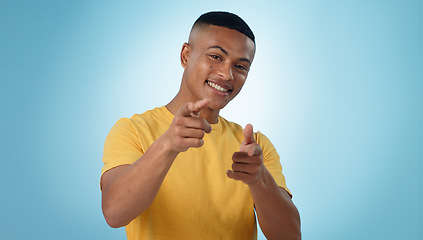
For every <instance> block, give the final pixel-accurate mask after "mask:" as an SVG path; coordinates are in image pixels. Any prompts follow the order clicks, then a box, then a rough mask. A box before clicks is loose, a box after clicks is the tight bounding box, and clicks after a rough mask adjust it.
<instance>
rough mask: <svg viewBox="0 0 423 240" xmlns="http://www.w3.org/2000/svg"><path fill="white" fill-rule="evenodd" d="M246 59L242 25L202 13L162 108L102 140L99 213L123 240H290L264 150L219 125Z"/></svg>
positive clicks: (272, 161) (276, 168)
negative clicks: (177, 83) (260, 238)
mask: <svg viewBox="0 0 423 240" xmlns="http://www.w3.org/2000/svg"><path fill="white" fill-rule="evenodd" d="M254 54H255V39H254V35H253V33H252V31H251V30H250V28H249V27H248V25H247V24H246V23H245V22H244V21H243V20H242V19H241V18H239V17H238V16H236V15H234V14H231V13H226V12H210V13H206V14H203V15H202V16H200V18H199V19H197V21H196V22H195V23H194V26H193V27H192V30H191V33H190V36H189V41H188V43H185V44H183V46H182V51H181V64H182V67H183V68H184V69H185V70H184V74H183V76H182V83H181V87H180V90H179V92H178V94H177V95H176V96H175V98H174V99H173V100H172V101H171V102H170V103H169V104H168V105H166V106H163V107H160V108H155V109H153V110H150V111H147V112H145V113H143V114H136V115H134V116H133V117H132V118H130V119H127V118H123V119H120V120H119V121H118V122H117V123H116V124H115V126H114V127H113V128H112V130H111V131H110V133H109V135H108V136H107V139H106V142H105V146H104V155H103V162H104V167H103V169H102V177H101V188H102V208H103V213H104V217H105V219H106V221H107V223H108V224H109V225H110V226H112V227H122V226H126V233H127V237H128V239H155V240H156V239H255V238H257V230H256V221H255V216H254V208H255V210H256V212H257V216H258V221H259V223H260V226H261V228H262V231H263V233H264V234H265V236H266V237H267V238H268V239H300V238H301V233H300V220H299V214H298V211H297V209H296V207H295V206H294V204H293V203H292V201H291V196H290V193H289V190H288V188H287V187H286V185H285V178H284V176H283V174H282V168H281V166H280V162H279V156H278V154H277V153H276V150H275V149H274V147H273V145H272V144H271V143H270V141H269V140H268V139H267V138H266V137H265V136H264V135H263V134H261V133H260V132H257V133H254V132H253V128H252V126H251V125H247V126H246V127H245V129H242V127H241V126H239V125H237V124H235V123H232V122H229V121H227V120H226V119H224V118H222V117H221V116H219V111H220V109H222V108H223V107H225V106H226V104H228V102H230V101H231V100H232V99H233V98H234V97H235V96H236V95H237V94H238V93H239V91H240V90H241V88H242V86H243V85H244V83H245V80H246V78H247V75H248V72H249V70H250V66H251V63H252V61H253V58H254Z"/></svg>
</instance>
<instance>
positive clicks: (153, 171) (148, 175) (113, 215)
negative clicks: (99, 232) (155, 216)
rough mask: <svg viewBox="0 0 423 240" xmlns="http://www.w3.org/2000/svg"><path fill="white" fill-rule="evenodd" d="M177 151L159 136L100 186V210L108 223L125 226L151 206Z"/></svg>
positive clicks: (113, 225) (114, 225)
mask: <svg viewBox="0 0 423 240" xmlns="http://www.w3.org/2000/svg"><path fill="white" fill-rule="evenodd" d="M177 154H178V153H175V152H173V151H170V150H168V148H166V147H165V146H163V142H162V141H161V139H160V138H159V139H157V140H156V142H154V143H153V144H152V145H151V146H150V148H149V149H148V150H147V151H146V152H145V154H144V155H143V156H142V157H141V158H140V159H138V160H137V161H135V162H134V163H133V164H131V165H129V166H128V167H126V168H125V169H124V170H122V171H121V172H120V173H118V174H117V176H116V177H115V178H114V179H113V181H112V182H111V183H110V184H109V186H103V188H106V189H103V199H102V201H103V213H104V216H105V218H106V220H107V222H108V223H109V225H110V226H112V227H122V226H125V225H127V224H128V223H129V222H131V221H132V220H133V219H134V218H135V217H137V216H138V215H140V214H141V213H142V212H144V211H145V210H146V209H147V208H148V207H149V206H150V204H151V203H152V202H153V200H154V198H155V197H156V195H157V193H158V191H159V189H160V186H161V184H162V182H163V180H164V178H165V176H166V174H167V173H168V171H169V169H170V167H171V166H172V163H173V161H174V159H175V158H176V156H177Z"/></svg>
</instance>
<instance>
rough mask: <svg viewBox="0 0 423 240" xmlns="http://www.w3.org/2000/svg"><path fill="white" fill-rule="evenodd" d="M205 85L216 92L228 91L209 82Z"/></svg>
mask: <svg viewBox="0 0 423 240" xmlns="http://www.w3.org/2000/svg"><path fill="white" fill-rule="evenodd" d="M206 83H207V85H209V86H210V87H212V88H214V89H216V90H218V91H221V92H227V91H229V90H228V89H226V88H223V87H221V86H219V85H217V84H215V83H212V82H209V81H206Z"/></svg>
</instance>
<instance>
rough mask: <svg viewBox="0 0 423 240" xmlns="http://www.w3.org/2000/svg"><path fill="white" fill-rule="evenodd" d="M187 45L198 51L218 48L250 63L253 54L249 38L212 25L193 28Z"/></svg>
mask: <svg viewBox="0 0 423 240" xmlns="http://www.w3.org/2000/svg"><path fill="white" fill-rule="evenodd" d="M189 44H190V45H191V46H192V47H193V48H194V49H198V50H206V49H208V48H209V47H211V46H220V47H222V48H223V49H225V50H226V51H227V52H228V53H229V54H233V55H236V56H237V57H243V58H249V59H250V60H251V61H252V60H253V58H254V53H255V44H254V42H253V41H252V40H251V39H250V38H248V37H247V36H245V35H244V34H242V33H240V32H238V31H236V30H233V29H229V28H225V27H219V26H214V25H208V26H207V25H206V26H198V27H194V28H193V29H192V31H191V34H190V38H189Z"/></svg>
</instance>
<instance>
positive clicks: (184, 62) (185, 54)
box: [181, 43, 191, 69]
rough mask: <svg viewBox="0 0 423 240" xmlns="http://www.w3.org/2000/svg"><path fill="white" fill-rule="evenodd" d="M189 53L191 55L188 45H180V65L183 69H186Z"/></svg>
mask: <svg viewBox="0 0 423 240" xmlns="http://www.w3.org/2000/svg"><path fill="white" fill-rule="evenodd" d="M190 53H191V46H190V45H189V44H188V43H184V45H182V50H181V65H182V67H183V68H184V69H185V68H186V67H187V64H188V59H189V55H190Z"/></svg>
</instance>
